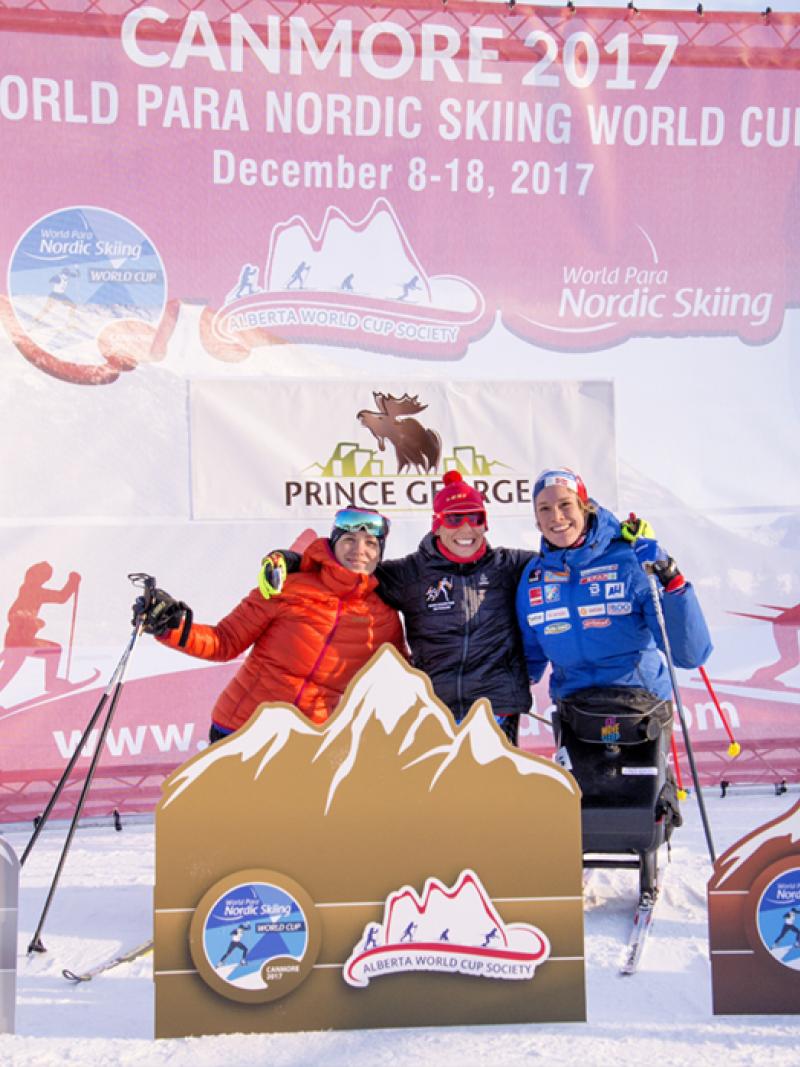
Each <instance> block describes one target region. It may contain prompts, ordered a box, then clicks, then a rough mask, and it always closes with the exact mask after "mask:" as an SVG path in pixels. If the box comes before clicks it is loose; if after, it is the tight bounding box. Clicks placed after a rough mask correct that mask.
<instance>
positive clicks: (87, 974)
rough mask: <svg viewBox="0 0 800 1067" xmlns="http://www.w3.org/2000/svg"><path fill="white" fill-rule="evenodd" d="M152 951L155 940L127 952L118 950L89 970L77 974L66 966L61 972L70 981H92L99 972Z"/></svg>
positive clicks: (101, 972)
mask: <svg viewBox="0 0 800 1067" xmlns="http://www.w3.org/2000/svg"><path fill="white" fill-rule="evenodd" d="M152 951H153V942H152V941H144V942H142V944H141V945H137V946H136V948H132V949H128V951H127V952H118V953H117V955H116V956H110V957H109V958H108V959H106V960H103V962H102V963H98V964H96V965H95V966H94V967H90V968H89V970H88V971H83V972H82V973H80V974H76V973H75V972H74V971H70V970H67V968H66V967H65V968H64V970H63V971H62V972H61V973H62V974H63V975H64V977H65V978H66V979H67V980H68V981H70V982H91V980H92V979H93V978H96V977H97V975H98V974H104V973H105V972H106V971H110V970H111V969H112V968H113V967H119V965H120V964H121V963H130V962H131V960H136V959H138V958H139V957H140V956H146V955H147V953H148V952H152Z"/></svg>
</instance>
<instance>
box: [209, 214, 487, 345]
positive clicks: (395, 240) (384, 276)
mask: <svg viewBox="0 0 800 1067" xmlns="http://www.w3.org/2000/svg"><path fill="white" fill-rule="evenodd" d="M232 281H233V282H234V284H233V285H232V288H231V289H230V290H229V291H228V293H227V294H226V296H225V299H224V306H223V308H222V309H221V310H218V311H216V312H212V311H210V310H208V309H207V310H206V312H205V313H204V315H203V318H202V320H201V330H202V338H203V343H204V344H205V346H206V348H207V349H208V351H209V352H210V353H211V355H214V356H218V357H219V358H223V359H244V358H246V356H247V355H248V354H249V353H250V351H251V350H252V349H253V348H256V347H258V346H260V345H267V344H274V343H286V342H307V343H317V344H335V345H358V346H361V347H363V348H367V349H370V350H373V351H379V352H386V353H390V354H396V355H404V356H410V355H416V356H420V355H423V356H425V357H431V358H434V359H458V358H460V357H461V356H463V355H464V354H465V352H466V350H467V347H468V345H469V343H470V342H471V341H473V340H475V339H476V338H478V337H480V336H482V335H483V334H484V333H486V332H487V330H488V329H489V328H490V327H491V316H490V315H486V306H485V302H484V299H483V296H482V294H481V293H480V291H479V290H478V289H477V288H476V287H475V286H474V285H473V284H472V283H471V282H470V281H468V280H467V279H466V278H462V277H459V276H457V275H455V274H447V275H432V274H429V273H428V272H427V271H426V269H425V267H424V266H423V263H422V260H421V258H420V257H419V256H418V254H417V252H416V251H415V249H414V248H413V247H412V244H411V241H410V239H409V238H408V235H407V234H406V232H405V230H404V228H403V226H402V224H401V222H400V219H399V218H398V216H397V215H396V213H395V211H394V209H393V208H392V206H391V204H390V203H389V202H388V201H387V200H385V199H384V198H383V197H380V198H378V199H377V200H376V201H375V202H374V203H373V205H372V207H371V208H370V210H369V211H368V213H367V214H366V216H365V217H364V218H362V219H358V220H354V219H351V218H349V217H348V216H347V215H345V214H344V213H343V212H342V211H340V210H339V209H338V208H335V207H329V208H328V209H327V210H326V212H325V215H324V217H323V220H322V224H321V226H320V229H319V231H318V232H316V233H315V232H314V231H313V229H312V227H311V224H310V223H309V222H308V221H307V220H306V219H305V218H303V217H302V216H300V215H294V216H293V217H292V218H290V219H288V220H287V221H285V222H281V223H279V224H277V225H276V226H275V227H274V228H273V230H272V233H271V236H270V242H269V250H268V253H267V257H266V263H265V264H264V266H263V270H262V268H261V266H260V265H259V264H256V263H249V262H245V263H242V265H241V267H240V269H239V273H238V276H237V277H236V278H235V279H232Z"/></svg>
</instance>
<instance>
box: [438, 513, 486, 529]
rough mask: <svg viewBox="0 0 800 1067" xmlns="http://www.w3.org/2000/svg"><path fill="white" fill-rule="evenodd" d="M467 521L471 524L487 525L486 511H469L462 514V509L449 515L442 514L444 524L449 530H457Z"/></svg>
mask: <svg viewBox="0 0 800 1067" xmlns="http://www.w3.org/2000/svg"><path fill="white" fill-rule="evenodd" d="M465 522H468V523H469V524H470V526H485V525H486V512H485V511H469V512H464V513H463V514H462V513H461V512H460V511H455V512H452V513H451V514H449V515H442V525H443V526H446V527H447V528H448V530H457V529H458V528H459V526H463V525H464V523H465Z"/></svg>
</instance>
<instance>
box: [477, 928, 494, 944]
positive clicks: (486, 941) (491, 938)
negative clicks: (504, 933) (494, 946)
mask: <svg viewBox="0 0 800 1067" xmlns="http://www.w3.org/2000/svg"><path fill="white" fill-rule="evenodd" d="M496 937H497V927H496V926H493V927H492V929H491V930H490V931H489V933H488V934H487V935H486V937H484V939H483V944H482V945H481V948H488V947H489V945H490V944H491V942H492V941H494V940H495V938H496Z"/></svg>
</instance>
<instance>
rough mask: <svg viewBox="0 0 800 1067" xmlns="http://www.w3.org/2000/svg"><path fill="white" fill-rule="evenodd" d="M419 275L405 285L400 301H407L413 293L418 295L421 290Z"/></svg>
mask: <svg viewBox="0 0 800 1067" xmlns="http://www.w3.org/2000/svg"><path fill="white" fill-rule="evenodd" d="M419 287H420V286H419V275H418V274H415V275H414V276H413V277H412V278H410V279H409V280H408V281H407V282H404V283H403V294H402V296H398V298H397V299H398V300H406V299H408V297H409V296H410V295H411V293H416V292H417V291H418V290H419Z"/></svg>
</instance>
